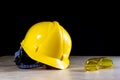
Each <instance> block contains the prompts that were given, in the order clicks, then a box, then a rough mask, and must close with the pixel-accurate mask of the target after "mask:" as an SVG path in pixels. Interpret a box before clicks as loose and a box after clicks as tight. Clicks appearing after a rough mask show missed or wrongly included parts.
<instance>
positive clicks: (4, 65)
mask: <svg viewBox="0 0 120 80" xmlns="http://www.w3.org/2000/svg"><path fill="white" fill-rule="evenodd" d="M93 57H101V56H70V66H69V67H68V68H67V69H65V70H46V69H41V68H35V69H19V68H18V67H17V66H16V65H15V63H14V56H2V57H0V80H120V57H119V56H107V57H109V58H111V59H112V60H113V63H114V67H113V68H112V69H105V70H104V69H100V70H97V71H94V72H89V71H85V70H84V63H85V61H86V60H87V59H89V58H93Z"/></svg>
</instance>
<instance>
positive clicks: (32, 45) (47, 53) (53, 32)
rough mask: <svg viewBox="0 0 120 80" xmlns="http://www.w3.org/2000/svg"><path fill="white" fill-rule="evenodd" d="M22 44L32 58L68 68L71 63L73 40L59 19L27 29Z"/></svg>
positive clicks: (60, 67) (43, 22)
mask: <svg viewBox="0 0 120 80" xmlns="http://www.w3.org/2000/svg"><path fill="white" fill-rule="evenodd" d="M21 46H22V47H23V49H24V51H25V52H26V53H27V55H28V56H29V57H30V58H32V59H33V60H36V61H38V62H41V63H44V64H46V65H49V66H52V67H54V68H58V69H66V68H67V67H68V66H69V64H70V61H69V55H70V52H71V48H72V40H71V37H70V35H69V33H68V32H67V31H66V30H65V29H64V28H63V27H62V26H61V25H60V24H59V22H57V21H42V22H38V23H36V24H34V25H33V26H32V27H31V28H30V29H29V30H28V31H27V33H26V35H25V37H24V39H23V40H22V42H21Z"/></svg>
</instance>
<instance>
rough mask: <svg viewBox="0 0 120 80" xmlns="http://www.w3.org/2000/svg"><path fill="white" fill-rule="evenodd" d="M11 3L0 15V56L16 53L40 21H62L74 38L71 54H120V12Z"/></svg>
mask: <svg viewBox="0 0 120 80" xmlns="http://www.w3.org/2000/svg"><path fill="white" fill-rule="evenodd" d="M17 5H18V4H15V5H10V6H9V5H8V6H7V7H4V8H2V9H1V14H0V24H1V26H0V56H3V55H14V53H15V52H16V51H17V50H18V49H19V46H20V42H21V41H22V40H23V38H24V36H25V34H26V32H27V30H28V29H29V28H30V27H31V26H32V25H33V24H35V23H37V22H40V21H58V22H59V23H60V24H61V25H62V26H63V27H64V28H65V29H66V30H67V31H68V32H69V34H70V36H71V38H72V50H71V54H70V55H79V56H82V55H85V56H96V55H99V56H101V55H105V56H108V55H110V56H112V55H114V56H118V55H119V48H118V47H119V44H118V43H119V26H118V19H119V18H118V16H117V14H118V11H116V10H115V9H112V7H105V8H102V9H101V8H99V7H97V8H95V7H93V8H94V9H92V8H89V6H88V7H87V8H81V7H80V8H77V9H76V10H75V9H72V8H68V9H66V8H62V10H61V8H57V9H54V7H53V8H48V7H47V8H43V7H44V6H43V7H42V8H41V7H38V6H37V8H33V6H32V7H30V6H31V5H29V7H28V6H26V7H23V6H22V5H20V7H18V6H17Z"/></svg>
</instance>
